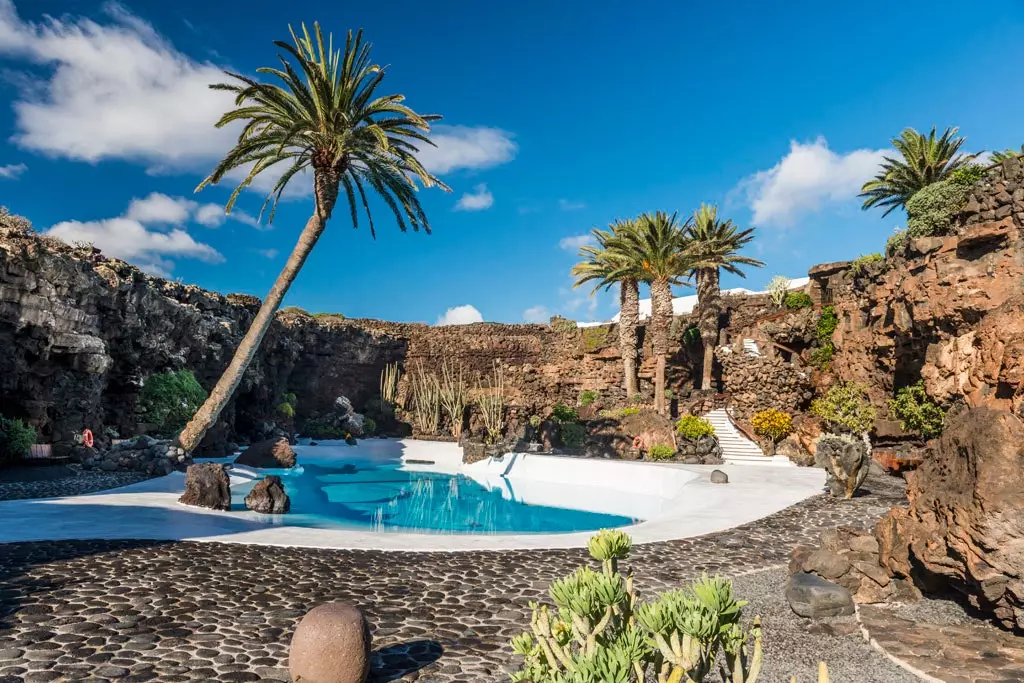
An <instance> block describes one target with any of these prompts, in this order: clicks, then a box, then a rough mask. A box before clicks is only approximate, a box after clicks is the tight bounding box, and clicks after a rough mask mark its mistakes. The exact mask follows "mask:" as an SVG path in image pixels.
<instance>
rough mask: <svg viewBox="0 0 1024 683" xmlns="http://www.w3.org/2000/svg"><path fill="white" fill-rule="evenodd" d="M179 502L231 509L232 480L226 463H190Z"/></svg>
mask: <svg viewBox="0 0 1024 683" xmlns="http://www.w3.org/2000/svg"><path fill="white" fill-rule="evenodd" d="M178 502H179V503H184V504H185V505H195V506H197V507H203V508H212V509H214V510H230V509H231V480H230V479H228V473H227V472H226V471H225V469H224V465H220V464H217V463H211V462H207V463H203V464H201V465H189V466H188V469H187V470H186V471H185V493H184V494H183V495H182V496H181V498H179V499H178Z"/></svg>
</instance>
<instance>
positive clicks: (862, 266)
mask: <svg viewBox="0 0 1024 683" xmlns="http://www.w3.org/2000/svg"><path fill="white" fill-rule="evenodd" d="M884 260H885V257H883V256H882V255H881V254H877V253H876V254H861V255H860V256H858V257H857V258H855V259H853V261H852V262H851V263H850V272H852V273H853V274H854V275H863V274H864V271H865V270H867V266H868V264H871V263H880V262H882V261H884Z"/></svg>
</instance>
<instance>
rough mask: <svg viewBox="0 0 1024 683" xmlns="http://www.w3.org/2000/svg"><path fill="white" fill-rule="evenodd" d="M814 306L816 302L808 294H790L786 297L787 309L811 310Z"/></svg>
mask: <svg viewBox="0 0 1024 683" xmlns="http://www.w3.org/2000/svg"><path fill="white" fill-rule="evenodd" d="M813 305H814V300H813V299H811V295H810V294H808V293H807V292H790V293H789V294H787V295H786V308H790V309H797V308H810V307H811V306H813Z"/></svg>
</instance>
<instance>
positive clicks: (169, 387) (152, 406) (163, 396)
mask: <svg viewBox="0 0 1024 683" xmlns="http://www.w3.org/2000/svg"><path fill="white" fill-rule="evenodd" d="M205 400H206V390H205V389H203V387H202V385H201V384H199V381H198V380H197V379H196V376H195V375H194V374H192V371H191V370H177V371H174V372H158V373H156V374H154V375H150V376H149V377H147V378H146V381H145V382H144V383H143V385H142V391H141V392H140V393H139V409H140V410H141V411H142V412H144V413H145V416H144V417H145V419H144V421H145V422H150V423H153V424H155V425H157V427H158V429H160V430H161V431H162V432H164V433H171V432H175V431H177V430H179V429H181V428H182V427H184V426H185V423H187V422H188V421H189V420H191V419H192V416H193V415H195V413H196V411H197V410H199V406H201V405H203V401H205Z"/></svg>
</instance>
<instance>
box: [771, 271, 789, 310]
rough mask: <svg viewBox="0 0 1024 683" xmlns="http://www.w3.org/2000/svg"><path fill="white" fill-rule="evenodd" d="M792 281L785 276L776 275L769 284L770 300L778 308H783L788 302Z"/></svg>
mask: <svg viewBox="0 0 1024 683" xmlns="http://www.w3.org/2000/svg"><path fill="white" fill-rule="evenodd" d="M790 282H791V280H790V279H789V278H788V277H786V276H785V275H776V276H775V277H773V278H772V279H771V282H769V283H768V298H769V299H770V300H771V302H772V303H773V304H775V305H776V306H782V304H783V303H785V301H786V294H787V293H789V284H790Z"/></svg>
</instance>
